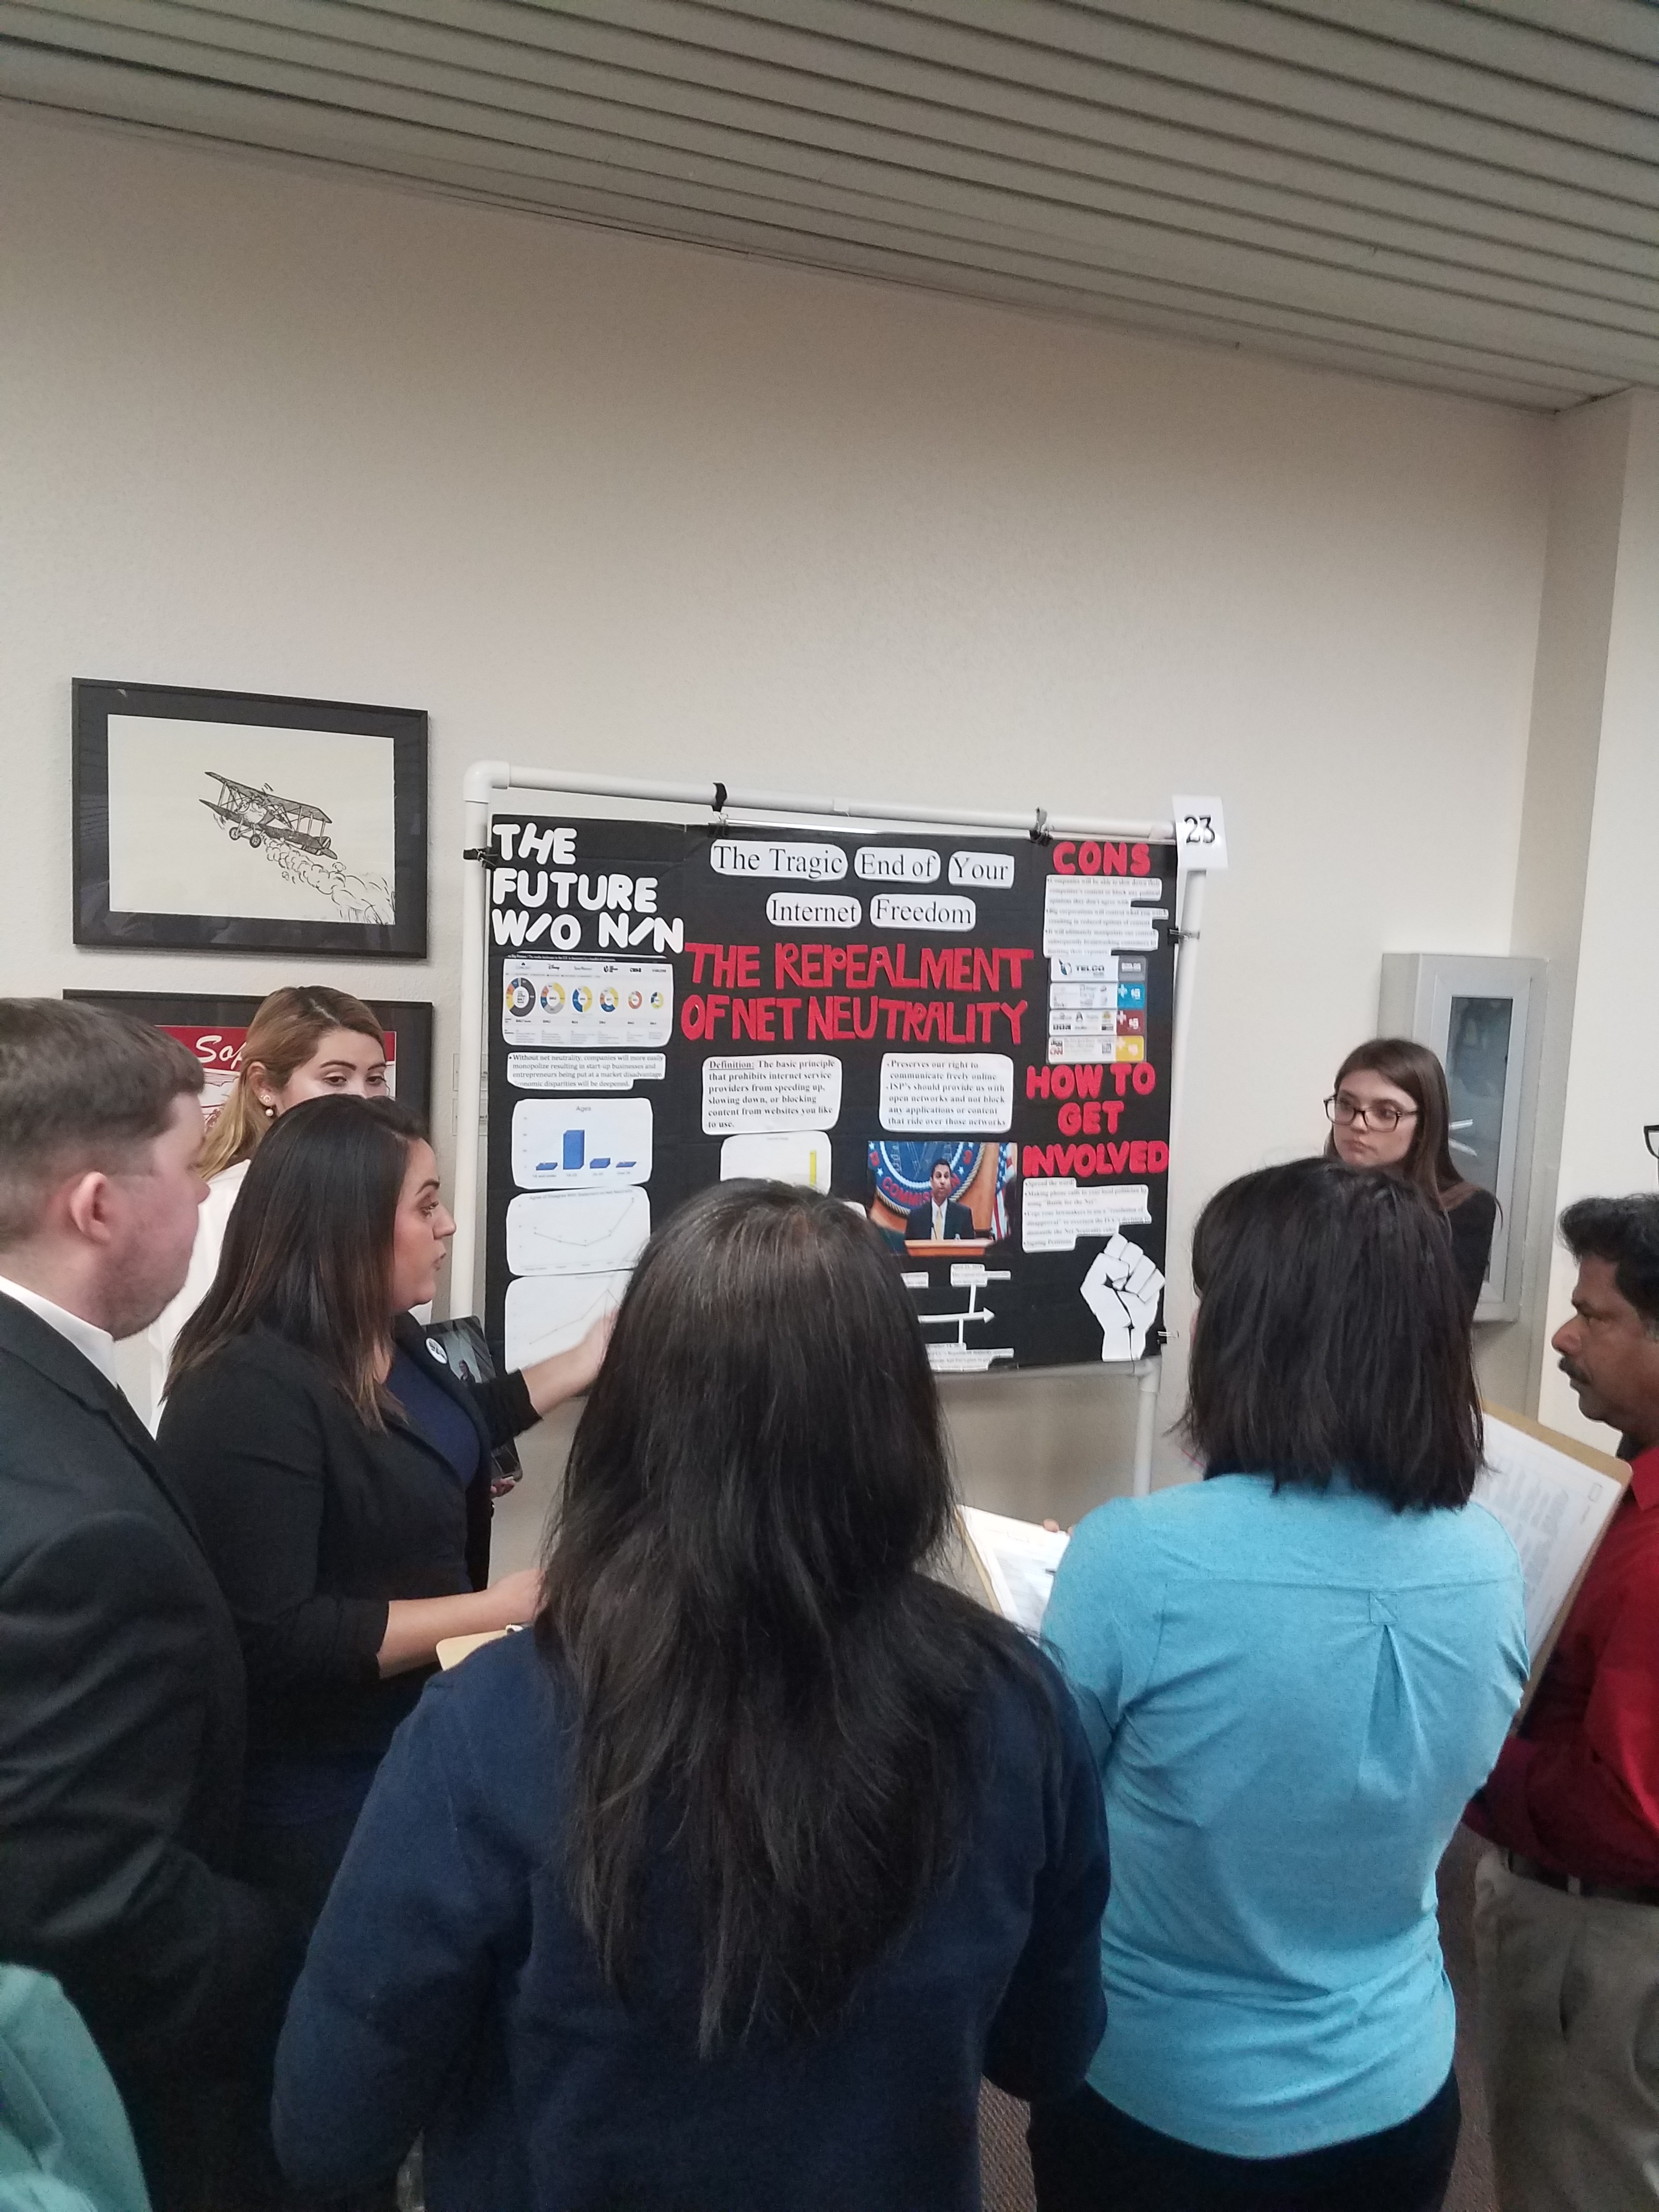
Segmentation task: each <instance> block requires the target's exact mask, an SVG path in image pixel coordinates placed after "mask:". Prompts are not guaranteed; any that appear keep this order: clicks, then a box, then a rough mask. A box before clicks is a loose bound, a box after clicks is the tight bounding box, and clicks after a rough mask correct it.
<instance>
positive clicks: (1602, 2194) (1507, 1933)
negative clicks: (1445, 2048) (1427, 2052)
mask: <svg viewBox="0 0 1659 2212" xmlns="http://www.w3.org/2000/svg"><path fill="white" fill-rule="evenodd" d="M1474 1943H1475V1954H1476V1957H1477V1958H1478V1960H1479V1961H1480V2055H1481V2060H1482V2063H1483V2067H1484V2070H1485V2073H1486V2098H1487V2102H1488V2104H1489V2106H1490V2107H1491V2111H1492V2153H1493V2161H1494V2164H1495V2166H1496V2169H1497V2174H1498V2203H1499V2204H1500V2206H1501V2207H1502V2208H1503V2212H1644V2208H1647V2207H1654V2206H1659V1905H1621V1904H1620V1903H1618V1902H1617V1901H1616V1900H1614V1899H1610V1898H1599V1897H1592V1898H1586V1897H1572V1896H1570V1895H1568V1894H1567V1893H1566V1892H1565V1891H1564V1890H1559V1889H1551V1888H1549V1887H1547V1885H1546V1884H1545V1883H1543V1882H1538V1881H1528V1879H1527V1877H1526V1876H1525V1875H1517V1874H1511V1873H1510V1869H1509V1868H1508V1867H1507V1866H1505V1865H1504V1861H1503V1858H1502V1857H1501V1855H1500V1854H1499V1853H1498V1852H1496V1851H1490V1852H1488V1853H1487V1855H1486V1857H1485V1858H1484V1859H1482V1861H1481V1862H1480V1866H1479V1868H1478V1869H1477V1870H1476V1873H1475V1903H1474Z"/></svg>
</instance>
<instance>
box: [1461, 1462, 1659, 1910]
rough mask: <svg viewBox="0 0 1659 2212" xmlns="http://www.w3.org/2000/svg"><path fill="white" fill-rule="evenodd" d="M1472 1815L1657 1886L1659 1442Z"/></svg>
mask: <svg viewBox="0 0 1659 2212" xmlns="http://www.w3.org/2000/svg"><path fill="white" fill-rule="evenodd" d="M1466 1817H1467V1819H1468V1823H1469V1826H1471V1827H1473V1828H1478V1829H1479V1830H1480V1832H1481V1834H1483V1835H1486V1836H1490V1837H1491V1838H1492V1841H1493V1842H1494V1843H1498V1844H1508V1845H1509V1846H1510V1849H1511V1850H1517V1851H1522V1852H1524V1853H1525V1854H1526V1856H1527V1857H1528V1858H1534V1859H1540V1860H1541V1861H1543V1863H1545V1864H1546V1865H1547V1866H1552V1867H1554V1868H1556V1869H1558V1870H1559V1872H1560V1873H1562V1874H1572V1875H1577V1876H1578V1877H1579V1879H1580V1880H1581V1881H1609V1882H1620V1883H1623V1884H1625V1885H1626V1886H1631V1885H1638V1886H1641V1887H1650V1888H1659V1445H1655V1446H1654V1447H1653V1448H1652V1449H1650V1450H1648V1451H1644V1452H1643V1453H1642V1454H1641V1455H1640V1456H1639V1457H1638V1459H1636V1460H1635V1461H1633V1462H1632V1467H1631V1478H1630V1489H1629V1492H1628V1493H1627V1494H1626V1497H1625V1498H1624V1499H1623V1500H1622V1502H1621V1503H1620V1505H1619V1507H1618V1509H1617V1510H1616V1511H1615V1512H1614V1514H1613V1520H1612V1522H1611V1523H1610V1525H1609V1527H1608V1528H1607V1534H1606V1535H1605V1536H1604V1537H1603V1538H1602V1540H1601V1548H1600V1550H1599V1551H1598V1552H1597V1553H1596V1554H1595V1559H1593V1560H1592V1561H1591V1562H1590V1569H1589V1573H1588V1574H1587V1575H1586V1576H1585V1577H1584V1582H1583V1588H1582V1589H1580V1591H1579V1593H1578V1595H1577V1598H1576V1599H1575V1601H1574V1602H1573V1607H1572V1611H1571V1613H1569V1614H1568V1616H1567V1623H1566V1626H1565V1628H1564V1629H1563V1630H1562V1632H1561V1635H1560V1638H1559V1642H1558V1643H1557V1644H1556V1647H1555V1650H1554V1652H1553V1655H1552V1656H1551V1659H1550V1663H1549V1666H1548V1668H1547V1670H1546V1672H1545V1675H1544V1679H1543V1680H1542V1681H1541V1683H1540V1684H1539V1686H1538V1695H1537V1696H1536V1697H1535V1698H1534V1700H1533V1702H1532V1705H1531V1708H1530V1710H1529V1711H1528V1714H1527V1717H1526V1720H1525V1722H1524V1723H1523V1724H1522V1732H1521V1734H1520V1735H1518V1736H1511V1737H1510V1741H1508V1742H1507V1743H1506V1744H1505V1745H1504V1749H1503V1753H1502V1754H1501V1756H1500V1757H1499V1759H1498V1765H1497V1766H1496V1767H1495V1768H1494V1769H1493V1771H1492V1779H1491V1780H1490V1781H1489V1782H1488V1783H1487V1784H1486V1788H1485V1789H1484V1790H1482V1791H1481V1792H1480V1796H1478V1797H1477V1798H1476V1799H1475V1801H1474V1804H1473V1805H1472V1806H1471V1807H1470V1808H1469V1810H1468V1814H1467V1816H1466Z"/></svg>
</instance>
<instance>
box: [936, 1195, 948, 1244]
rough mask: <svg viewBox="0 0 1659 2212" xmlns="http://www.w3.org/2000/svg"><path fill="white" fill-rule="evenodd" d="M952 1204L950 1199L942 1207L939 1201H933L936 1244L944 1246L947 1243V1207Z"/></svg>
mask: <svg viewBox="0 0 1659 2212" xmlns="http://www.w3.org/2000/svg"><path fill="white" fill-rule="evenodd" d="M950 1203H951V1201H950V1200H949V1199H948V1198H947V1199H946V1200H945V1206H948V1205H949V1204H950ZM945 1206H941V1205H940V1204H939V1200H938V1199H935V1200H933V1242H934V1243H935V1244H942V1243H944V1242H945Z"/></svg>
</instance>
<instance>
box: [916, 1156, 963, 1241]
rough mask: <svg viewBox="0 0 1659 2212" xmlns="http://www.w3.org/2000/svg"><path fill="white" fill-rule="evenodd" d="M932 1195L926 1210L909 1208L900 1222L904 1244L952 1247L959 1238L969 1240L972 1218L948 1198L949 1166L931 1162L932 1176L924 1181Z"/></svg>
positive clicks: (939, 1161)
mask: <svg viewBox="0 0 1659 2212" xmlns="http://www.w3.org/2000/svg"><path fill="white" fill-rule="evenodd" d="M928 1188H929V1189H930V1191H931V1192H932V1194H933V1195H932V1198H931V1200H930V1201H929V1203H928V1204H927V1205H926V1206H913V1207H912V1208H911V1210H910V1212H908V1214H906V1216H905V1218H904V1241H905V1243H907V1244H954V1243H957V1240H958V1239H959V1238H962V1237H971V1236H973V1234H974V1233H975V1232H974V1217H973V1215H972V1214H971V1213H969V1211H968V1209H967V1207H966V1206H959V1205H958V1204H957V1201H956V1200H955V1199H953V1198H952V1197H951V1163H950V1162H949V1160H935V1161H934V1162H933V1174H932V1175H931V1176H929V1177H928Z"/></svg>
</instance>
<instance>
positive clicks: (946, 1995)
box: [276, 1183, 1106, 2212]
mask: <svg viewBox="0 0 1659 2212" xmlns="http://www.w3.org/2000/svg"><path fill="white" fill-rule="evenodd" d="M952 1522H953V1501H952V1496H951V1482H950V1477H949V1472H948V1468H947V1462H946V1455H945V1439H944V1434H943V1428H942V1422H941V1416H940V1411H939V1400H938V1395H937V1393H936V1390H935V1388H934V1384H933V1376H932V1373H931V1371H930V1370H929V1368H928V1364H927V1349H926V1346H925V1345H924V1343H923V1341H922V1338H921V1328H920V1327H919V1325H918V1323H917V1321H916V1317H915V1311H914V1310H913V1308H912V1306H911V1303H910V1300H909V1298H908V1296H907V1295H906V1293H905V1291H904V1288H903V1285H902V1283H901V1281H900V1279H899V1277H898V1274H897V1272H896V1270H895V1268H894V1267H893V1264H892V1260H891V1257H890V1255H889V1254H888V1252H887V1251H886V1249H884V1245H883V1243H882V1241H881V1239H880V1237H879V1236H878V1233H877V1232H876V1231H874V1230H872V1228H871V1226H870V1225H869V1224H868V1222H867V1221H866V1219H864V1218H863V1217H862V1216H861V1215H860V1214H858V1213H855V1212H854V1211H853V1210H852V1209H850V1208H848V1207H847V1206H843V1205H842V1204H840V1203H839V1202H838V1201H836V1200H831V1199H826V1198H821V1197H818V1196H817V1195H816V1194H813V1193H811V1192H810V1191H803V1190H798V1189H792V1188H786V1187H784V1186H782V1185H780V1184H752V1183H751V1184H744V1183H727V1184H725V1185H722V1186H720V1187H719V1188H715V1189H714V1190H711V1191H709V1192H708V1193H706V1194H703V1195H702V1196H700V1197H699V1198H697V1199H695V1200H693V1201H692V1202H691V1203H690V1205H688V1206H685V1207H684V1209H683V1210H682V1211H681V1212H679V1213H678V1214H677V1215H675V1216H674V1217H673V1218H672V1219H671V1220H670V1221H669V1222H668V1224H667V1225H665V1227H664V1228H663V1229H661V1230H660V1231H659V1232H658V1234H657V1235H656V1236H655V1237H653V1240H652V1242H651V1243H650V1244H649V1246H648V1247H647V1250H646V1252H645V1255H644V1256H643V1258H642V1259H641V1261H640V1264H639V1267H638V1268H637V1269H636V1271H635V1275H634V1279H633V1281H632V1283H631V1285H630V1286H629V1291H628V1293H627V1296H626V1297H625V1298H624V1299H623V1305H622V1309H621V1311H620V1313H619V1315H618V1316H617V1327H616V1333H615V1334H614V1336H613V1337H612V1339H611V1347H610V1350H609V1352H608V1353H607V1355H606V1358H605V1364H604V1367H603V1368H602V1370H601V1371H600V1374H599V1379H598V1381H597V1383H595V1385H594V1387H593V1390H592V1395H591V1396H590V1398H589V1400H588V1402H587V1407H586V1411H585V1413H584V1414H583V1416H582V1419H581V1423H580V1427H579V1428H578V1430H577V1432H576V1438H575V1443H574V1447H573V1449H572V1452H571V1456H570V1463H569V1468H568V1473H567V1475H566V1480H565V1487H564V1492H563V1497H562V1504H561V1505H560V1508H559V1511H558V1514H557V1517H556V1521H555V1522H554V1525H553V1527H552V1528H551V1531H550V1537H549V1541H548V1547H547V1552H546V1560H545V1567H544V1589H545V1596H544V1602H543V1606H542V1609H541V1612H540V1613H539V1614H538V1618H537V1622H536V1629H535V1634H534V1636H533V1637H532V1636H529V1635H525V1636H514V1637H508V1638H505V1639H503V1640H502V1641H501V1642H500V1643H497V1644H492V1645H491V1646H489V1648H488V1649H486V1650H482V1651H480V1652H478V1653H477V1654H476V1655H475V1656H472V1657H471V1658H469V1659H468V1660H466V1661H465V1663H464V1664H463V1665H462V1666H460V1667H459V1668H456V1669H455V1670H454V1671H453V1673H451V1674H447V1675H446V1676H444V1677H442V1678H441V1680H439V1681H437V1682H435V1683H434V1684H433V1685H432V1686H430V1687H429V1688H428V1692H427V1694H426V1696H425V1697H424V1698H423V1699H422V1702H421V1705H420V1708H419V1710H418V1711H416V1714H415V1715H414V1717H412V1719H411V1720H410V1723H409V1724H408V1725H407V1727H406V1728H405V1729H404V1731H403V1733H402V1735H401V1736H400V1737H399V1739H398V1743H397V1745H396V1746H395V1747H393V1751H392V1756H391V1758H390V1759H388V1760H387V1762H386V1765H385V1767H384V1768H383V1769H382V1771H381V1773H380V1778H379V1780H378V1781H377V1783H376V1784H375V1788H374V1792H373V1793H372V1795H371V1796H370V1798H369V1801H368V1804H367V1805H366V1807H365V1808H364V1811H363V1817H362V1823H361V1825H360V1826H359V1829H358V1832H357V1835H356V1838H354V1841H353V1844H352V1847H351V1850H350V1851H349V1854H348V1856H347V1858H346V1862H345V1864H344V1865H343V1867H342V1869H341V1870H340V1875H339V1879H338V1881H337V1883H336V1885H335V1888H334V1891H333V1893H332V1895H331V1898H330V1900H329V1903H328V1905H327V1908H326V1909H325V1912H324V1915H323V1917H322V1920H321V1922H320V1923H319V1927H318V1929H317V1931H316V1934H315V1936H314V1937H313V1942H312V1947H311V1950H310V1954H309V1957H308V1962H307V1968H306V1972H305V1973H304V1975H303V1977H302V1978H301V1983H300V1985H299V1987H298V1990H296V1992H295V1999H294V2002H293V2006H292V2008H291V2010H290V2012H289V2021H288V2026H287V2029H286V2031H285V2033H284V2036H283V2045H282V2049H281V2051H280V2054H279V2057H278V2063H277V2081H276V2131H277V2142H278V2148H279V2149H280V2151H281V2153H282V2155H283V2161H284V2163H285V2165H286V2166H287V2167H288V2170H289V2173H290V2176H291V2178H292V2179H293V2180H294V2182H295V2185H297V2186H300V2187H301V2188H307V2189H312V2190H316V2191H326V2192H334V2191H339V2190H342V2189H349V2188H352V2187H354V2186H356V2185H358V2184H359V2183H360V2182H361V2181H362V2180H363V2179H367V2178H368V2177H369V2176H372V2175H373V2174H374V2173H376V2172H381V2171H383V2170H384V2169H385V2168H386V2167H387V2166H389V2165H391V2164H392V2163H395V2161H396V2160H398V2158H399V2157H400V2156H401V2155H402V2154H403V2153H404V2150H405V2149H406V2148H407V2147H408V2145H409V2144H410V2142H411V2141H412V2140H413V2138H414V2137H415V2136H416V2134H417V2133H420V2132H422V2130H423V2131H424V2138H425V2146H426V2153H425V2155H426V2184H427V2202H428V2205H430V2206H431V2207H432V2208H433V2212H454V2208H459V2207H461V2206H470V2205H474V2204H482V2203H488V2204H489V2206H490V2207H491V2208H492V2212H530V2208H532V2207H534V2208H535V2212H558V2208H565V2207H570V2208H575V2207H590V2206H598V2205H602V2204H603V2205H608V2206H618V2207H620V2206H624V2205H626V2206H641V2207H643V2206H647V2205H650V2206H659V2205H660V2206H669V2205H671V2206H673V2207H674V2208H675V2212H737V2208H739V2207H743V2208H748V2207H756V2208H759V2207H766V2208H769V2212H778V2209H779V2208H784V2207H788V2206H796V2205H799V2206H802V2207H812V2208H815V2212H816V2209H817V2208H827V2207H831V2206H847V2207H848V2208H852V2207H859V2208H866V2207H868V2208H874V2207H878V2206H892V2207H902V2208H904V2212H945V2208H950V2212H957V2208H960V2212H967V2208H969V2206H974V2205H977V2203H978V2201H979V2196H978V2191H979V2173H978V2158H977V2147H976V2133H975V2109H976V2103H977V2098H978V2092H979V2085H980V2076H981V2071H983V2072H985V2073H987V2074H988V2075H990V2076H991V2077H992V2078H993V2079H994V2080H995V2081H1000V2082H1001V2083H1002V2084H1003V2085H1004V2086H1005V2087H1007V2088H1009V2089H1010V2090H1012V2091H1013V2092H1014V2093H1016V2094H1018V2095H1022V2096H1030V2095H1032V2094H1035V2093H1049V2094H1059V2093H1064V2091H1065V2090H1066V2089H1067V2088H1069V2087H1071V2086H1073V2084H1074V2083H1075V2082H1077V2081H1079V2080H1080V2079H1081V2076H1082V2069H1083V2068H1084V2066H1085V2064H1086V2063H1087V2059H1088V2055H1089V2053H1090V2051H1091V2050H1092V2049H1093V2047H1094V2045H1095V2043H1096V2041H1097V2039H1098V2036H1099V2033H1100V2024H1101V2019H1102V2006H1101V1996H1100V1988H1099V1974H1098V1964H1097V1961H1098V1924H1099V1915H1100V1911H1101V1906H1102V1904H1103V1900H1104V1897H1105V1893H1106V1863H1105V1854H1104V1848H1103V1838H1102V1834H1101V1829H1100V1819H1099V1790H1098V1784H1097V1781H1096V1779H1095V1776H1094V1773H1093V1770H1092V1766H1091V1762H1090V1759H1089V1755H1088V1751H1087V1747H1086V1746H1085V1743H1084V1741H1083V1740H1082V1737H1081V1734H1080V1731H1079V1725H1078V1721H1077V1717H1076V1715H1075V1713H1074V1712H1073V1710H1072V1707H1071V1705H1070V1701H1069V1699H1067V1698H1066V1693H1065V1692H1064V1690H1063V1688H1062V1687H1061V1686H1060V1683H1059V1681H1058V1679H1057V1677H1055V1676H1054V1674H1053V1673H1052V1671H1051V1670H1050V1669H1049V1668H1048V1664H1047V1662H1045V1661H1043V1660H1042V1658H1041V1656H1039V1655H1038V1654H1037V1653H1036V1650H1034V1648H1033V1647H1031V1646H1030V1645H1029V1644H1026V1643H1025V1642H1024V1639H1023V1638H1020V1637H1019V1636H1018V1633H1017V1632H1015V1631H1013V1630H1012V1629H1011V1628H1010V1627H1009V1626H1007V1625H1006V1624H1005V1623H1004V1622H1002V1621H1000V1620H997V1619H995V1618H994V1616H992V1615H991V1614H989V1613H986V1612H983V1611H981V1609H980V1608H979V1607H976V1606H975V1605H974V1604H973V1603H972V1601H969V1600H968V1599H967V1598H965V1597H963V1596H961V1595H958V1594H957V1592H956V1591H955V1590H954V1589H951V1588H949V1587H948V1586H947V1585H946V1584H945V1583H942V1582H939V1581H938V1580H935V1579H933V1577H931V1576H930V1575H929V1573H928V1572H927V1569H928V1567H929V1565H930V1564H932V1563H933V1562H934V1561H935V1560H936V1559H938V1558H939V1554H940V1553H941V1551H942V1549H943V1547H945V1544H946V1542H947V1541H948V1540H949V1539H950V1537H951V1533H952Z"/></svg>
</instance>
